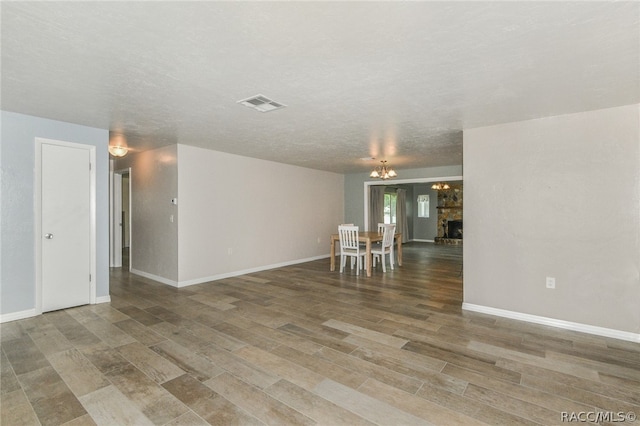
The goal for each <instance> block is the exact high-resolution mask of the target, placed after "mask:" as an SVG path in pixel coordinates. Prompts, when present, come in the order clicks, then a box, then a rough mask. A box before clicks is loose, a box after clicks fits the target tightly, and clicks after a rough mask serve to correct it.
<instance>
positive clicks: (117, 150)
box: [109, 145, 129, 157]
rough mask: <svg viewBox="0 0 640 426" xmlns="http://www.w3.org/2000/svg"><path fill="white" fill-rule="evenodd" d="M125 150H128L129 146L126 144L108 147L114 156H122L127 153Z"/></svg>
mask: <svg viewBox="0 0 640 426" xmlns="http://www.w3.org/2000/svg"><path fill="white" fill-rule="evenodd" d="M127 152H129V148H127V147H126V146H120V145H111V146H110V147H109V153H110V154H111V155H113V156H114V157H124V156H125V155H127Z"/></svg>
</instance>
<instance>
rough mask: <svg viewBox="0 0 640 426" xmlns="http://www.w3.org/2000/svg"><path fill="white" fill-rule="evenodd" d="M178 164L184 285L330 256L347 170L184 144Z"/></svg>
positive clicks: (181, 277)
mask: <svg viewBox="0 0 640 426" xmlns="http://www.w3.org/2000/svg"><path fill="white" fill-rule="evenodd" d="M178 165H179V167H178V192H179V209H180V218H179V229H180V233H179V241H178V246H179V266H178V269H179V282H180V285H186V284H192V283H195V282H202V281H206V280H208V279H215V278H221V277H223V276H231V275H237V274H239V273H241V272H243V271H250V270H257V269H261V268H264V267H268V266H273V265H278V264H286V263H294V262H297V261H302V260H304V259H313V258H319V257H323V256H327V255H328V254H329V236H330V234H331V233H332V232H335V230H336V227H337V225H338V224H340V223H342V222H343V219H344V202H343V200H344V176H343V175H339V174H335V173H329V172H322V171H318V170H312V169H306V168H302V167H296V166H290V165H286V164H281V163H275V162H270V161H264V160H258V159H253V158H248V157H242V156H237V155H231V154H226V153H222V152H217V151H211V150H206V149H201V148H195V147H191V146H187V145H178ZM133 244H134V247H135V244H136V243H135V241H134V242H133ZM229 249H231V253H232V254H229Z"/></svg>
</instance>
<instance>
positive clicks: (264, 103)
mask: <svg viewBox="0 0 640 426" xmlns="http://www.w3.org/2000/svg"><path fill="white" fill-rule="evenodd" d="M238 103H239V104H242V105H244V106H247V107H249V108H253V109H256V110H258V111H260V112H269V111H275V110H277V109H280V108H284V107H286V105H284V104H281V103H279V102H275V101H273V100H271V99H269V98H267V97H266V96H264V95H255V96H252V97H250V98H247V99H243V100H241V101H238Z"/></svg>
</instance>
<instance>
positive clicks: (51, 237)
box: [44, 234, 53, 240]
mask: <svg viewBox="0 0 640 426" xmlns="http://www.w3.org/2000/svg"><path fill="white" fill-rule="evenodd" d="M44 237H45V238H46V239H47V240H52V239H53V234H44Z"/></svg>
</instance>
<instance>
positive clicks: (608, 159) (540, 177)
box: [463, 105, 640, 334]
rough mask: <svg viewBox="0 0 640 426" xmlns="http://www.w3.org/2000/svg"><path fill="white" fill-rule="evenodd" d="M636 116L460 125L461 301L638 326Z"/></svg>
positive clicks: (639, 151) (628, 112) (605, 113)
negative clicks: (549, 282) (550, 285)
mask: <svg viewBox="0 0 640 426" xmlns="http://www.w3.org/2000/svg"><path fill="white" fill-rule="evenodd" d="M639 111H640V109H639V106H638V105H631V106H624V107H617V108H610V109H604V110H598V111H591V112H584V113H578V114H570V115H562V116H555V117H549V118H544V119H537V120H531V121H523V122H517V123H509V124H503V125H497V126H492V127H484V128H477V129H470V130H465V132H464V192H465V195H464V197H465V201H464V221H465V224H464V226H465V228H464V235H465V236H464V238H465V240H464V246H463V250H464V302H465V303H466V304H472V305H476V306H482V307H490V308H495V309H502V310H506V311H511V312H516V313H523V314H529V315H534V316H539V317H544V318H551V319H556V320H561V321H568V322H572V323H578V324H585V325H589V326H595V327H603V328H606V329H611V330H618V331H622V332H628V333H635V334H638V333H640V276H639V270H640V241H639V240H640V114H639ZM546 277H554V278H555V279H556V288H555V289H547V288H546V285H545V281H546Z"/></svg>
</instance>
